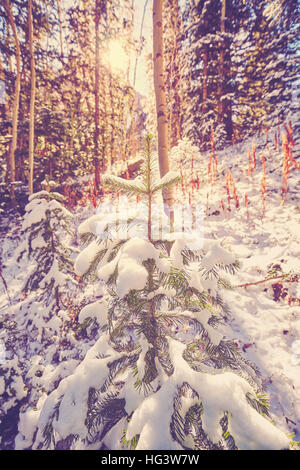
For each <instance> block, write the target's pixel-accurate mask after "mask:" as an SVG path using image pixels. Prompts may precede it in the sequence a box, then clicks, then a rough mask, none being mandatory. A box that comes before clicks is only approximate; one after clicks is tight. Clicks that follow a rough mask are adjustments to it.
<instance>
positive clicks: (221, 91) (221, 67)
mask: <svg viewBox="0 0 300 470" xmlns="http://www.w3.org/2000/svg"><path fill="white" fill-rule="evenodd" d="M225 16H226V0H222V6H221V28H220V29H221V33H225ZM219 47H220V61H219V77H218V100H219V101H218V122H219V123H222V122H224V100H223V99H222V98H223V95H224V80H226V77H224V57H225V50H224V49H225V39H224V37H223V38H222V40H221V42H220V43H219Z"/></svg>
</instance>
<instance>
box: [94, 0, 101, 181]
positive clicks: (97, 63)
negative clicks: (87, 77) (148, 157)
mask: <svg viewBox="0 0 300 470" xmlns="http://www.w3.org/2000/svg"><path fill="white" fill-rule="evenodd" d="M100 18H101V14H100V0H96V11H95V87H94V94H95V131H94V153H95V156H94V168H95V185H96V188H97V189H99V186H100V152H99V135H100V129H99V82H100V36H99V25H100Z"/></svg>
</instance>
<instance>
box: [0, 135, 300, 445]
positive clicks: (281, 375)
mask: <svg viewBox="0 0 300 470" xmlns="http://www.w3.org/2000/svg"><path fill="white" fill-rule="evenodd" d="M271 139H272V140H271ZM253 143H254V144H255V146H256V148H255V158H256V169H255V170H254V171H253V172H251V174H249V153H248V149H249V151H250V156H251V159H252V165H253V150H254V147H253ZM186 151H188V150H186ZM262 154H263V155H264V158H265V168H266V192H265V194H264V197H265V203H264V207H265V208H264V214H263V206H262V197H263V196H262V180H263V176H264V172H263V160H262ZM195 155H196V157H195V160H194V161H193V169H192V168H191V160H190V159H189V155H188V154H187V153H186V154H185V155H183V157H182V162H181V169H182V174H183V176H184V180H183V186H181V185H178V188H177V192H176V198H177V199H178V200H179V201H183V200H185V201H186V203H188V202H189V201H190V202H192V203H194V204H196V203H199V204H203V208H204V213H205V217H204V221H203V224H204V235H205V237H206V238H214V239H216V240H218V241H219V242H221V244H223V245H224V247H226V248H229V249H230V250H231V251H232V252H233V253H234V254H236V255H237V256H238V258H239V260H240V263H241V268H240V270H239V271H238V273H237V274H236V275H235V276H232V277H231V278H230V281H231V283H232V284H233V285H234V286H237V287H236V288H235V289H234V290H228V291H225V292H223V297H224V298H225V300H226V301H227V303H228V305H229V307H230V309H231V316H230V317H229V318H228V319H227V321H226V323H225V325H224V333H225V334H226V335H227V336H228V337H230V338H232V340H234V341H235V342H236V344H238V346H239V348H240V349H241V351H242V352H243V355H244V357H245V358H247V359H249V360H251V361H252V362H254V363H255V364H256V365H257V366H258V367H259V369H260V371H261V374H262V378H263V382H264V384H265V386H266V389H267V391H268V393H269V396H270V404H271V413H272V414H273V417H274V419H275V421H276V424H277V425H278V426H279V427H280V428H281V429H282V430H284V431H286V432H289V433H292V432H294V433H295V439H296V440H297V439H298V440H300V300H299V299H300V288H299V280H298V282H297V275H298V276H300V204H299V201H300V191H299V190H300V172H299V169H298V168H296V167H295V166H292V165H291V167H290V169H289V175H288V179H287V186H288V191H287V194H286V197H285V201H284V203H283V202H282V199H281V196H280V192H281V187H282V180H283V173H282V171H283V152H282V148H281V147H280V148H279V149H278V150H276V148H275V145H274V139H273V135H272V132H271V131H270V134H269V142H268V143H267V144H265V136H262V137H261V138H260V139H256V140H255V141H254V142H252V141H248V142H245V143H243V144H237V145H235V146H230V147H227V148H225V149H224V150H223V151H216V156H217V159H218V167H217V172H216V174H215V178H212V177H211V174H209V173H208V162H209V156H208V154H203V155H201V154H199V153H198V154H197V152H195ZM293 156H294V157H296V156H297V148H296V147H295V148H294V149H293ZM184 160H185V161H184ZM298 162H299V160H298ZM176 169H178V167H177V168H176ZM227 170H230V172H231V175H232V178H233V182H234V184H232V181H231V186H230V195H231V201H230V210H229V207H228V194H227V191H226V173H227ZM197 175H198V182H196V183H195V182H194V184H192V183H191V180H194V181H195V180H196V179H197ZM234 187H235V199H234V198H233V189H234ZM182 191H183V192H182ZM246 195H247V196H246ZM245 196H246V199H245ZM284 196H285V195H284ZM237 198H238V202H239V207H238V208H237V207H236V204H237V202H236V201H237ZM105 200H106V201H109V200H110V195H109V194H106V196H105ZM245 200H246V201H248V204H247V205H246V204H245ZM95 212H96V210H95V209H94V208H92V207H91V206H90V207H89V208H79V209H77V210H76V213H75V215H74V225H75V226H78V224H79V223H80V222H81V221H83V220H84V219H86V218H87V217H88V216H90V215H92V214H93V213H95ZM4 225H7V227H9V226H10V227H11V228H12V232H9V230H7V233H6V236H5V235H3V233H2V239H1V256H2V264H3V265H4V268H3V270H2V275H3V278H4V279H5V281H6V283H7V286H8V293H9V297H10V302H9V299H8V296H7V292H6V290H5V289H4V284H3V280H2V279H0V325H1V326H0V347H1V345H2V346H3V344H4V342H5V340H6V335H8V334H9V333H8V331H9V327H8V323H7V321H8V320H9V319H12V320H14V315H15V313H16V311H17V310H18V311H19V308H20V303H21V302H22V294H21V289H22V285H23V282H24V279H25V278H26V273H27V271H28V270H30V266H26V264H24V263H23V264H22V263H21V264H20V263H19V264H17V263H16V262H14V259H15V258H14V255H13V253H14V250H15V248H16V247H17V246H18V244H19V241H18V238H17V234H18V233H19V231H18V227H19V226H20V223H19V224H16V221H15V220H9V218H7V219H4V218H3V220H2V227H3V226H4ZM10 230H11V229H10ZM283 274H289V275H290V277H289V281H288V280H283V279H276V280H274V281H267V282H262V283H257V282H258V281H261V280H264V279H266V277H279V276H282V275H283ZM254 283H256V284H254ZM244 284H252V285H249V286H246V287H239V286H241V285H244ZM276 284H277V285H276ZM272 286H273V287H272ZM285 288H286V289H287V291H283V289H285ZM87 289H89V297H91V296H93V295H94V291H93V289H94V286H93V284H91V285H90V287H88V288H87ZM87 289H86V291H85V294H87ZM280 289H281V290H280ZM280 293H281V294H283V295H280ZM284 294H286V295H284ZM4 321H5V322H6V323H5V328H4V326H3V322H4ZM68 339H69V340H70V341H73V344H74V349H75V340H74V339H73V340H71V339H70V338H68ZM89 347H90V344H89V343H88V342H86V343H83V344H82V345H81V346H80V347H79V349H80V351H79V352H78V351H77V352H76V354H77V355H76V354H75V353H74V355H72V354H71V353H69V356H68V363H67V364H66V370H64V371H62V374H61V375H60V377H65V376H67V375H68V374H69V373H72V371H73V370H74V368H75V366H76V365H77V363H78V357H81V358H82V357H84V355H85V353H86V351H87V350H88V348H89ZM17 353H18V352H17ZM1 354H2V356H1ZM19 354H20V358H21V359H22V351H19ZM1 357H2V362H3V361H4V360H5V351H4V350H3V347H2V350H1V349H0V361H1ZM49 357H50V356H49ZM23 359H24V358H23ZM38 360H39V358H38V357H37V356H35V357H32V366H33V368H34V370H36V367H37V364H38ZM35 361H36V362H35ZM46 361H47V354H46V355H44V356H43V362H42V363H43V368H42V367H40V369H41V370H42V371H43V376H44V378H45V380H44V383H43V384H42V385H43V386H44V387H45V388H46V391H51V390H53V388H54V387H55V380H56V378H57V377H56V374H57V371H54V369H53V370H52V369H51V367H52V366H48V365H47V363H46ZM0 364H1V362H0ZM47 374H48V375H47ZM31 375H32V376H34V371H33V370H31ZM46 379H47V380H46ZM35 380H36V383H37V387H41V381H40V382H39V381H38V379H37V378H36V379H35ZM47 387H48V388H47ZM1 393H2V390H1V389H0V395H1ZM45 398H46V396H45V393H44V392H43V391H41V393H40V395H39V400H40V401H39V402H37V407H36V411H37V413H38V410H39V409H40V408H41V404H42V402H43V401H44V400H45ZM33 415H34V413H33ZM30 416H31V415H30ZM29 418H30V417H29ZM29 418H28V419H29ZM36 419H37V416H36V415H34V416H32V419H31V418H30V419H29V421H27V422H26V423H25V422H24V423H21V424H20V425H19V430H20V427H21V428H22V426H23V427H24V426H25V427H26V426H30V425H33V424H34V423H35V422H36ZM30 423H31V424H30ZM27 433H28V432H27ZM29 434H30V433H29ZM25 447H26V446H25V445H24V446H23V448H25ZM0 448H1V446H0Z"/></svg>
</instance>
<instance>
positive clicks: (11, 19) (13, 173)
mask: <svg viewBox="0 0 300 470" xmlns="http://www.w3.org/2000/svg"><path fill="white" fill-rule="evenodd" d="M4 7H5V11H6V15H7V19H8V24H9V26H10V27H11V29H12V32H13V37H14V45H15V51H16V52H15V54H16V70H17V74H16V82H15V94H14V101H13V112H12V140H11V145H10V151H9V174H10V184H11V187H10V194H11V199H12V204H13V205H15V204H16V200H15V185H14V182H15V178H16V164H15V152H16V148H17V138H18V114H19V99H20V88H21V50H20V43H19V38H18V33H17V28H16V23H15V20H14V16H13V12H12V6H11V3H10V1H9V0H5V3H4Z"/></svg>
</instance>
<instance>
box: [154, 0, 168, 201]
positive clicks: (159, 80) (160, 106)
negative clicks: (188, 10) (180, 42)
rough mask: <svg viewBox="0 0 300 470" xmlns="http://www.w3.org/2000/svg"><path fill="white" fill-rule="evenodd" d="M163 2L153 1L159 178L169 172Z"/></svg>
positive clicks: (165, 194) (165, 199)
mask: <svg viewBox="0 0 300 470" xmlns="http://www.w3.org/2000/svg"><path fill="white" fill-rule="evenodd" d="M162 12H163V0H153V62H154V64H153V65H154V90H155V99H156V112H157V136H158V160H159V170H160V176H161V177H163V176H164V175H165V174H166V173H168V171H169V160H168V150H169V143H168V111H167V101H166V93H165V83H164V68H163V28H162ZM163 199H164V203H166V204H167V205H168V206H171V205H172V190H165V191H164V192H163Z"/></svg>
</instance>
